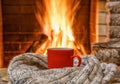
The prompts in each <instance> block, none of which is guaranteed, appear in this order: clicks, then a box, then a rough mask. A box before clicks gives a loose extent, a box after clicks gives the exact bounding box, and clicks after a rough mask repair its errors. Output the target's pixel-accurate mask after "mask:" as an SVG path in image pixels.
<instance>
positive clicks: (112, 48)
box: [92, 39, 120, 65]
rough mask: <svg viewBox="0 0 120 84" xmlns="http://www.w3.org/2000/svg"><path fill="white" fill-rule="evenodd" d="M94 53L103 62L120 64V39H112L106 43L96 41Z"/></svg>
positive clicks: (93, 46)
mask: <svg viewBox="0 0 120 84" xmlns="http://www.w3.org/2000/svg"><path fill="white" fill-rule="evenodd" d="M92 48H93V53H94V54H95V56H96V57H97V58H98V59H99V60H100V61H101V62H107V63H115V64H117V65H120V40H119V39H118V40H112V41H109V42H106V43H94V44H93V45H92Z"/></svg>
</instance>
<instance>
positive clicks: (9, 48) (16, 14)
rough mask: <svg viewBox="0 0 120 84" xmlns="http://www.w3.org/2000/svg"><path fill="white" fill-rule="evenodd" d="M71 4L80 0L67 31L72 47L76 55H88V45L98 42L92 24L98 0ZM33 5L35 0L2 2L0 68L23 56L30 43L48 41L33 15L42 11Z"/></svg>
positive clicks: (8, 0)
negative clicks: (70, 36)
mask: <svg viewBox="0 0 120 84" xmlns="http://www.w3.org/2000/svg"><path fill="white" fill-rule="evenodd" d="M40 1H43V0H39V2H40ZM75 1H78V2H79V1H80V4H79V9H78V10H77V12H76V15H75V21H74V23H73V25H72V28H71V30H72V34H73V36H74V42H73V43H72V45H74V47H73V48H74V49H76V50H77V51H76V53H77V54H80V55H85V54H91V43H93V42H97V40H98V37H97V25H96V24H97V13H98V12H97V11H98V10H97V8H98V7H97V6H98V0H86V1H84V0H75ZM36 2H38V0H2V6H1V9H2V16H1V17H2V28H3V32H2V30H1V32H2V33H3V36H2V37H3V42H2V41H1V42H2V43H3V55H1V56H0V58H1V59H2V60H3V62H2V61H0V62H2V63H1V65H0V67H3V66H4V67H7V65H8V64H9V61H10V60H11V59H12V58H13V57H14V56H16V55H18V54H21V53H25V52H26V51H27V50H28V49H29V48H30V46H32V45H33V43H34V42H36V41H41V40H42V41H43V42H41V43H42V44H45V45H46V42H47V41H49V40H48V38H49V35H47V34H46V32H44V28H43V25H41V24H40V22H39V20H38V19H39V18H38V16H37V15H36V13H38V14H44V12H42V13H40V11H41V10H40V9H39V6H36ZM58 12H59V11H58ZM53 36H54V35H53ZM44 39H45V40H44ZM66 39H67V38H66ZM41 46H43V45H41ZM57 47H58V46H57ZM65 47H66V46H65ZM67 47H69V46H67ZM70 47H71V46H70ZM1 49H2V48H1ZM1 51H2V50H1Z"/></svg>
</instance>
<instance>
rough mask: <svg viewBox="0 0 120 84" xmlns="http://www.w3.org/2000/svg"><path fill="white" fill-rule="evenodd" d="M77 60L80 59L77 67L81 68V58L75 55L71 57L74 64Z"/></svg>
mask: <svg viewBox="0 0 120 84" xmlns="http://www.w3.org/2000/svg"><path fill="white" fill-rule="evenodd" d="M75 57H76V58H77V59H78V61H79V62H78V65H77V67H79V66H80V64H81V58H80V56H78V55H73V56H71V59H72V63H73V60H74V58H75Z"/></svg>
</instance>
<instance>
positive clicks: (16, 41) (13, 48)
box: [2, 0, 40, 66]
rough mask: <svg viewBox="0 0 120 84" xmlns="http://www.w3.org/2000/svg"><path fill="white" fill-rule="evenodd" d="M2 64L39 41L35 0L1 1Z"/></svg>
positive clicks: (6, 63)
mask: <svg viewBox="0 0 120 84" xmlns="http://www.w3.org/2000/svg"><path fill="white" fill-rule="evenodd" d="M2 14H3V42H4V64H5V66H6V65H8V63H9V61H10V60H11V59H12V58H13V56H15V55H18V54H21V53H24V52H25V51H26V50H27V49H28V47H29V46H30V45H31V44H32V42H33V41H35V40H38V39H39V35H40V32H39V31H40V27H39V24H38V23H37V21H36V17H35V0H2Z"/></svg>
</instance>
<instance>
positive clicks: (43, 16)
mask: <svg viewBox="0 0 120 84" xmlns="http://www.w3.org/2000/svg"><path fill="white" fill-rule="evenodd" d="M80 2H81V0H41V1H40V2H37V8H38V11H37V13H36V17H37V20H38V21H39V23H40V25H41V27H42V28H43V33H44V34H45V35H47V36H48V39H47V40H46V41H45V42H44V44H43V45H42V46H41V47H40V48H39V49H38V50H37V51H36V52H40V53H42V54H43V53H46V49H47V48H49V47H68V48H69V47H70V48H74V49H75V50H77V51H76V52H77V54H81V52H79V51H78V50H79V49H82V50H81V51H82V53H83V54H85V53H86V52H85V50H84V47H83V46H82V45H81V46H78V45H77V44H76V43H75V39H74V35H73V32H72V28H73V21H74V19H75V15H76V12H77V10H78V9H79V8H80ZM41 3H42V4H41Z"/></svg>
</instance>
